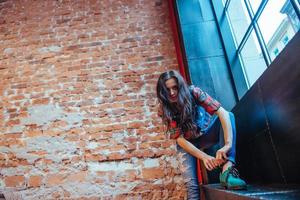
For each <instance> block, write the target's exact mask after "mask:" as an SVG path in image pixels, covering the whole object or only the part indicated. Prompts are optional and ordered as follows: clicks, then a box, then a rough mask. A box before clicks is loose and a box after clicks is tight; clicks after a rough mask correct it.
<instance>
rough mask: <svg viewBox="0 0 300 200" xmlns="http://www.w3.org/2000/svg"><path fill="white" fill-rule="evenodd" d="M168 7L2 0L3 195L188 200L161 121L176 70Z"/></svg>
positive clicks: (117, 1)
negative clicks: (166, 78) (166, 84)
mask: <svg viewBox="0 0 300 200" xmlns="http://www.w3.org/2000/svg"><path fill="white" fill-rule="evenodd" d="M168 13H169V12H168V5H167V1H164V0H159V1H148V0H126V1H123V0H98V1H97V0H90V1H83V0H81V1H78V0H76V1H71V0H69V1H67V0H57V1H55V0H43V1H33V0H25V1H14V0H7V1H0V134H1V135H0V167H1V171H0V172H1V173H0V176H1V180H0V186H1V189H4V190H6V189H12V190H19V191H22V192H21V193H22V195H23V196H24V197H25V199H39V198H43V199H63V198H64V199H77V198H78V199H79V198H84V199H85V198H86V199H100V198H99V197H101V199H183V198H185V191H184V189H183V188H184V187H182V183H183V180H182V176H181V175H180V174H181V170H180V169H179V167H178V166H180V163H181V162H180V158H179V159H178V155H176V153H175V145H174V142H172V141H168V140H165V137H164V134H163V128H162V126H161V125H160V122H161V121H160V120H159V119H158V118H157V115H156V102H157V101H156V95H155V84H156V80H157V78H158V75H159V74H160V73H161V72H163V71H165V70H167V69H171V68H172V69H176V68H177V61H176V56H175V49H174V44H173V39H172V33H171V28H170V21H169V14H168Z"/></svg>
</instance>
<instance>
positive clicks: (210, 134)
mask: <svg viewBox="0 0 300 200" xmlns="http://www.w3.org/2000/svg"><path fill="white" fill-rule="evenodd" d="M229 118H230V123H231V127H232V148H231V150H230V151H229V152H228V153H227V156H228V160H229V161H231V162H232V163H233V164H234V163H235V143H236V141H235V140H236V127H235V118H234V115H233V113H231V112H229ZM215 144H219V145H220V148H222V147H223V146H224V132H223V128H222V126H221V122H220V119H219V118H216V119H215V120H214V121H213V124H212V125H211V126H210V128H209V129H208V130H207V131H206V132H205V133H204V135H202V136H201V137H200V138H199V140H198V142H197V146H198V148H201V149H207V148H209V147H211V146H213V145H215Z"/></svg>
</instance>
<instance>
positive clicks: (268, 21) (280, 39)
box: [258, 0, 300, 61]
mask: <svg viewBox="0 0 300 200" xmlns="http://www.w3.org/2000/svg"><path fill="white" fill-rule="evenodd" d="M258 25H259V28H260V30H261V32H262V35H263V38H264V40H265V43H266V45H267V49H268V52H269V54H270V57H271V60H272V61H273V60H274V59H275V58H276V56H277V55H278V54H279V53H280V52H281V51H282V49H284V47H285V46H286V45H287V43H288V42H289V41H290V40H291V39H292V38H293V37H294V35H295V34H296V33H297V32H298V30H299V28H300V22H299V18H298V17H297V15H296V12H295V10H294V9H293V6H292V4H291V3H290V0H269V2H268V3H267V5H266V8H265V10H264V11H263V13H262V15H261V16H260V18H259V20H258Z"/></svg>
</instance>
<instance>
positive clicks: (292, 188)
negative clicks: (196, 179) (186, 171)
mask: <svg viewBox="0 0 300 200" xmlns="http://www.w3.org/2000/svg"><path fill="white" fill-rule="evenodd" d="M200 187H201V190H202V191H203V193H204V196H205V200H249V199H268V200H299V199H300V185H268V186H266V185H248V188H247V190H225V189H223V188H222V187H221V186H220V184H209V185H202V186H200Z"/></svg>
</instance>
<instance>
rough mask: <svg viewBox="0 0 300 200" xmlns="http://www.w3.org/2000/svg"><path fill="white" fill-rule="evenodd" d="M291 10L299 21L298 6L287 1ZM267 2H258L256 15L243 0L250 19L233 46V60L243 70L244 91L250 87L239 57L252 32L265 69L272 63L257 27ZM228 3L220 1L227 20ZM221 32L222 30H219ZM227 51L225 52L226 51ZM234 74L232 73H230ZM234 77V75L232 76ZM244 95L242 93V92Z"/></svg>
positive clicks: (248, 2) (227, 1)
mask: <svg viewBox="0 0 300 200" xmlns="http://www.w3.org/2000/svg"><path fill="white" fill-rule="evenodd" d="M289 1H290V3H291V5H292V7H293V9H294V10H295V13H296V15H297V16H298V18H299V20H300V11H299V6H298V4H297V2H296V1H297V0H289ZM268 2H269V0H262V1H261V2H260V5H259V7H258V8H257V10H256V13H254V12H253V10H252V6H251V3H250V1H249V0H244V4H245V7H246V10H247V13H246V14H248V15H249V17H250V20H251V22H250V24H249V25H248V28H247V30H246V32H245V33H244V36H243V38H242V40H241V41H240V43H239V44H235V46H236V52H235V55H236V56H235V58H236V59H238V60H239V61H238V62H239V63H240V66H241V67H242V68H243V69H242V70H243V72H244V73H243V75H244V79H245V82H246V85H247V89H246V91H248V90H249V89H250V87H251V86H252V85H250V83H249V80H248V78H247V74H246V73H245V66H244V64H243V61H242V57H241V51H242V49H243V47H244V46H245V44H246V42H247V41H248V39H249V37H250V35H251V33H252V31H254V32H255V35H256V37H257V40H258V44H259V47H260V49H261V52H262V56H263V58H264V60H265V63H266V67H267V68H268V67H269V66H270V64H271V63H272V59H271V55H270V53H272V52H269V51H268V49H267V45H266V42H265V40H264V38H263V35H262V32H261V30H260V27H259V25H258V20H259V17H260V16H261V14H262V13H263V11H264V9H265V8H266V5H267V4H268ZM230 3H232V1H231V0H223V1H222V4H223V11H222V13H223V14H224V15H225V16H227V18H228V13H227V12H228V8H229V5H230ZM227 20H228V23H229V24H230V23H231V22H230V20H229V18H228V19H227ZM221 31H222V29H221ZM230 31H231V33H232V34H234V33H233V30H230ZM226 51H227V50H226ZM232 73H234V72H232ZM233 76H234V74H233ZM243 93H244V92H243Z"/></svg>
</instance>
